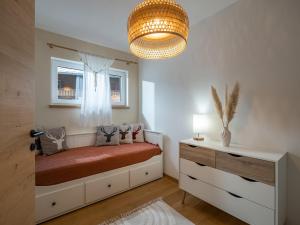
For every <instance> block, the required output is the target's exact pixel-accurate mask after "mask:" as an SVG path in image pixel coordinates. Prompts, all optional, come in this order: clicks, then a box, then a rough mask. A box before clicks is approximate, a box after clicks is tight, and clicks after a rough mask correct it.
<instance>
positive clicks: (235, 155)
mask: <svg viewBox="0 0 300 225" xmlns="http://www.w3.org/2000/svg"><path fill="white" fill-rule="evenodd" d="M227 154H228V155H230V156H232V157H236V158H239V157H243V156H241V155H237V154H232V153H227Z"/></svg>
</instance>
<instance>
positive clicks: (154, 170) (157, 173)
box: [130, 161, 163, 187]
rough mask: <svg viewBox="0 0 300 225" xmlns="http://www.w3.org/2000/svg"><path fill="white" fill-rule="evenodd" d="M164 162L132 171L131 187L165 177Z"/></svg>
mask: <svg viewBox="0 0 300 225" xmlns="http://www.w3.org/2000/svg"><path fill="white" fill-rule="evenodd" d="M162 171H163V169H162V162H161V161H159V162H156V163H152V164H149V165H145V166H139V167H135V168H132V169H130V187H136V186H138V185H141V184H144V183H147V182H150V181H153V180H155V179H158V178H160V177H162V176H163V174H162Z"/></svg>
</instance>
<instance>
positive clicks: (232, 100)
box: [225, 83, 240, 126]
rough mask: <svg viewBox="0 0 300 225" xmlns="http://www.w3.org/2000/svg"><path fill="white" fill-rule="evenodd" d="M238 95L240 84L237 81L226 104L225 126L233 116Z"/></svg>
mask: <svg viewBox="0 0 300 225" xmlns="http://www.w3.org/2000/svg"><path fill="white" fill-rule="evenodd" d="M239 95H240V85H239V83H236V84H235V85H234V88H233V91H232V93H231V95H230V96H229V100H228V104H227V106H226V111H225V113H226V118H227V121H226V122H227V126H228V124H229V123H230V122H231V120H232V119H233V117H234V114H235V111H236V108H237V105H238V101H239Z"/></svg>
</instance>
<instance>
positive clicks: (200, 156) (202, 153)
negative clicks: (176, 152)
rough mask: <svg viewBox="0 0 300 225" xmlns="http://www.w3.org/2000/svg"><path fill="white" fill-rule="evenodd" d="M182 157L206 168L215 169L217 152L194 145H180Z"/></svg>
mask: <svg viewBox="0 0 300 225" xmlns="http://www.w3.org/2000/svg"><path fill="white" fill-rule="evenodd" d="M180 157H181V158H184V159H187V160H191V161H193V162H197V163H199V164H203V165H205V166H210V167H215V165H216V163H215V151H214V150H211V149H207V148H202V147H197V146H193V145H187V144H182V143H181V144H180Z"/></svg>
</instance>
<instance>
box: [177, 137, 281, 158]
mask: <svg viewBox="0 0 300 225" xmlns="http://www.w3.org/2000/svg"><path fill="white" fill-rule="evenodd" d="M180 143H183V144H187V145H193V146H198V147H203V148H208V149H212V150H216V151H221V152H226V153H232V154H237V155H241V156H246V157H251V158H256V159H262V160H266V161H272V162H277V161H279V160H280V159H281V158H282V157H284V155H285V154H286V152H278V151H272V150H269V149H259V148H254V147H253V148H251V147H247V146H242V145H237V144H231V145H230V147H223V146H222V143H221V142H217V141H212V140H205V141H195V140H193V139H186V140H182V141H180Z"/></svg>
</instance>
